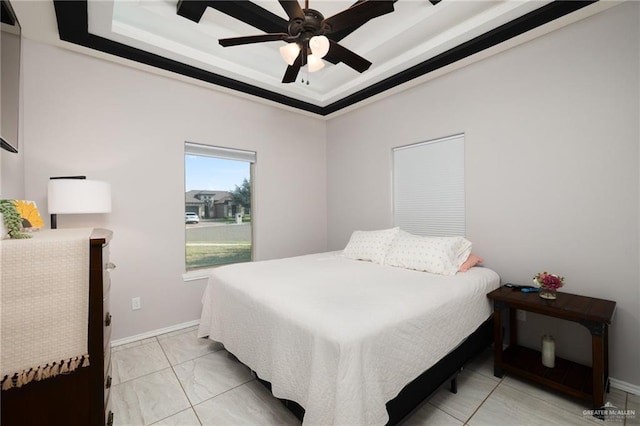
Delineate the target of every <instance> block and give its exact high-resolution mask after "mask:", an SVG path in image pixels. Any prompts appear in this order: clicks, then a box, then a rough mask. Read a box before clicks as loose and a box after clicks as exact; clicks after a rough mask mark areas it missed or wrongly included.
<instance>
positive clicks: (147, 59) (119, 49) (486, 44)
mask: <svg viewBox="0 0 640 426" xmlns="http://www.w3.org/2000/svg"><path fill="white" fill-rule="evenodd" d="M597 1H598V0H587V1H563V0H556V1H554V2H552V3H549V4H547V5H545V6H543V7H541V8H539V9H536V10H534V11H532V12H529V13H527V14H526V15H523V16H522V17H520V18H517V19H515V20H513V21H511V22H508V23H506V24H504V25H501V26H500V27H497V28H495V29H493V30H490V31H488V32H486V33H484V34H482V35H480V36H478V37H476V38H474V39H472V40H469V41H467V42H465V43H463V44H461V45H459V46H457V47H454V48H452V49H449V50H447V51H446V52H443V53H441V54H439V55H437V56H435V57H433V58H430V59H428V60H426V61H423V62H421V63H419V64H417V65H414V66H413V67H411V68H408V69H407V70H405V71H402V72H400V73H397V74H395V75H393V76H391V77H388V78H386V79H384V80H382V81H380V82H378V83H375V84H373V85H371V86H368V87H366V88H364V89H362V90H359V91H358V92H355V93H353V94H351V95H348V96H346V97H344V98H342V99H340V100H338V101H336V102H333V103H331V104H329V105H327V106H325V107H321V106H318V105H314V104H311V103H309V102H303V101H300V100H297V99H295V98H291V97H289V96H284V95H282V94H280V93H277V92H273V91H270V90H265V89H262V88H260V87H257V86H254V85H251V84H248V83H243V82H241V81H238V80H235V79H232V78H229V77H225V76H221V75H219V74H215V73H212V72H209V71H205V70H202V69H200V68H197V67H194V66H191V65H187V64H183V63H181V62H178V61H174V60H171V59H167V58H164V57H162V56H159V55H156V54H153V53H149V52H146V51H144V50H140V49H136V48H133V47H130V46H127V45H125V44H122V43H118V42H114V41H112V40H109V39H106V38H103V37H99V36H96V35H93V34H90V33H89V31H88V26H89V25H88V12H87V0H76V1H69V0H54V7H55V12H56V19H57V22H58V33H59V35H60V39H61V40H63V41H67V42H69V43H74V44H77V45H80V46H84V47H87V48H90V49H94V50H98V51H101V52H104V53H108V54H112V55H116V56H119V57H121V58H125V59H130V60H132V61H136V62H139V63H143V64H146V65H150V66H153V67H156V68H160V69H164V70H167V71H171V72H175V73H178V74H181V75H184V76H187V77H191V78H195V79H198V80H201V81H205V82H208V83H211V84H214V85H217V86H221V87H224V88H227V89H231V90H235V91H239V92H242V93H246V94H249V95H253V96H258V97H260V98H263V99H266V100H269V101H272V102H276V103H279V104H282V105H285V106H288V107H292V108H295V109H299V110H303V111H307V112H311V113H314V114H318V115H321V116H326V115H329V114H332V113H335V112H337V111H339V110H341V109H344V108H346V107H349V106H352V105H354V104H356V103H358V102H361V101H363V100H365V99H367V98H370V97H372V96H375V95H378V94H380V93H382V92H385V91H387V90H389V89H392V88H394V87H397V86H399V85H401V84H404V83H407V82H409V81H411V80H413V79H415V78H418V77H421V76H423V75H425V74H428V73H430V72H433V71H435V70H438V69H440V68H442V67H445V66H447V65H450V64H452V63H454V62H457V61H459V60H461V59H464V58H466V57H469V56H471V55H474V54H476V53H479V52H482V51H483V50H486V49H488V48H490V47H493V46H495V45H497V44H500V43H502V42H505V41H507V40H509V39H511V38H513V37H516V36H519V35H521V34H523V33H526V32H527V31H530V30H532V29H534V28H537V27H539V26H541V25H544V24H546V23H549V22H551V21H554V20H555V19H558V18H560V17H562V16H565V15H568V14H570V13H573V12H575V11H577V10H579V9H582V8H583V7H586V6H588V5H590V4H593V3H595V2H597Z"/></svg>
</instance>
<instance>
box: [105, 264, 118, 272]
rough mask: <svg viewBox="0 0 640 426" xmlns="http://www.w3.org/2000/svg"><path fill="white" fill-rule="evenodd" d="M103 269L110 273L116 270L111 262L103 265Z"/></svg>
mask: <svg viewBox="0 0 640 426" xmlns="http://www.w3.org/2000/svg"><path fill="white" fill-rule="evenodd" d="M105 268H106V269H107V271H112V270H114V269H116V264H115V263H112V262H109V263H107V264H106V265H105Z"/></svg>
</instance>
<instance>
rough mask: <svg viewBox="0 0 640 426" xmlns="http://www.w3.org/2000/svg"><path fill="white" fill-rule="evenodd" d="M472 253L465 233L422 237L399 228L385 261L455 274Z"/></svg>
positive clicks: (406, 266) (442, 273)
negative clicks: (457, 235) (459, 235)
mask: <svg viewBox="0 0 640 426" xmlns="http://www.w3.org/2000/svg"><path fill="white" fill-rule="evenodd" d="M470 254H471V242H470V241H468V240H466V239H465V238H464V237H422V236H419V235H413V234H410V233H408V232H405V231H400V233H398V235H397V236H396V238H395V239H394V240H393V242H392V243H391V247H390V248H389V252H388V253H387V257H386V259H385V264H387V265H389V266H397V267H401V268H407V269H415V270H416V271H424V272H431V273H433V274H441V275H455V274H456V272H458V270H459V269H460V266H461V265H462V264H463V263H464V262H465V260H467V258H468V257H469V255H470Z"/></svg>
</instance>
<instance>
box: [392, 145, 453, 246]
mask: <svg viewBox="0 0 640 426" xmlns="http://www.w3.org/2000/svg"><path fill="white" fill-rule="evenodd" d="M393 216H394V218H393V219H394V223H395V225H396V226H399V227H401V228H402V229H404V230H405V231H408V232H411V233H413V234H418V235H431V236H453V235H465V213H464V134H461V135H455V136H450V137H446V138H441V139H436V140H432V141H428V142H422V143H417V144H413V145H407V146H401V147H398V148H394V149H393Z"/></svg>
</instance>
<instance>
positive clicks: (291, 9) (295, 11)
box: [278, 0, 304, 21]
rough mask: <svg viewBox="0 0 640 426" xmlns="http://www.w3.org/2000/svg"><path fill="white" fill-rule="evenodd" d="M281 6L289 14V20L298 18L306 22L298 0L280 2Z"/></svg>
mask: <svg viewBox="0 0 640 426" xmlns="http://www.w3.org/2000/svg"><path fill="white" fill-rule="evenodd" d="M278 2H279V3H280V6H282V8H283V9H284V11H285V12H287V16H288V17H289V19H293V18H298V19H302V20H303V21H304V12H303V11H302V8H301V7H300V3H298V0H278Z"/></svg>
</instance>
